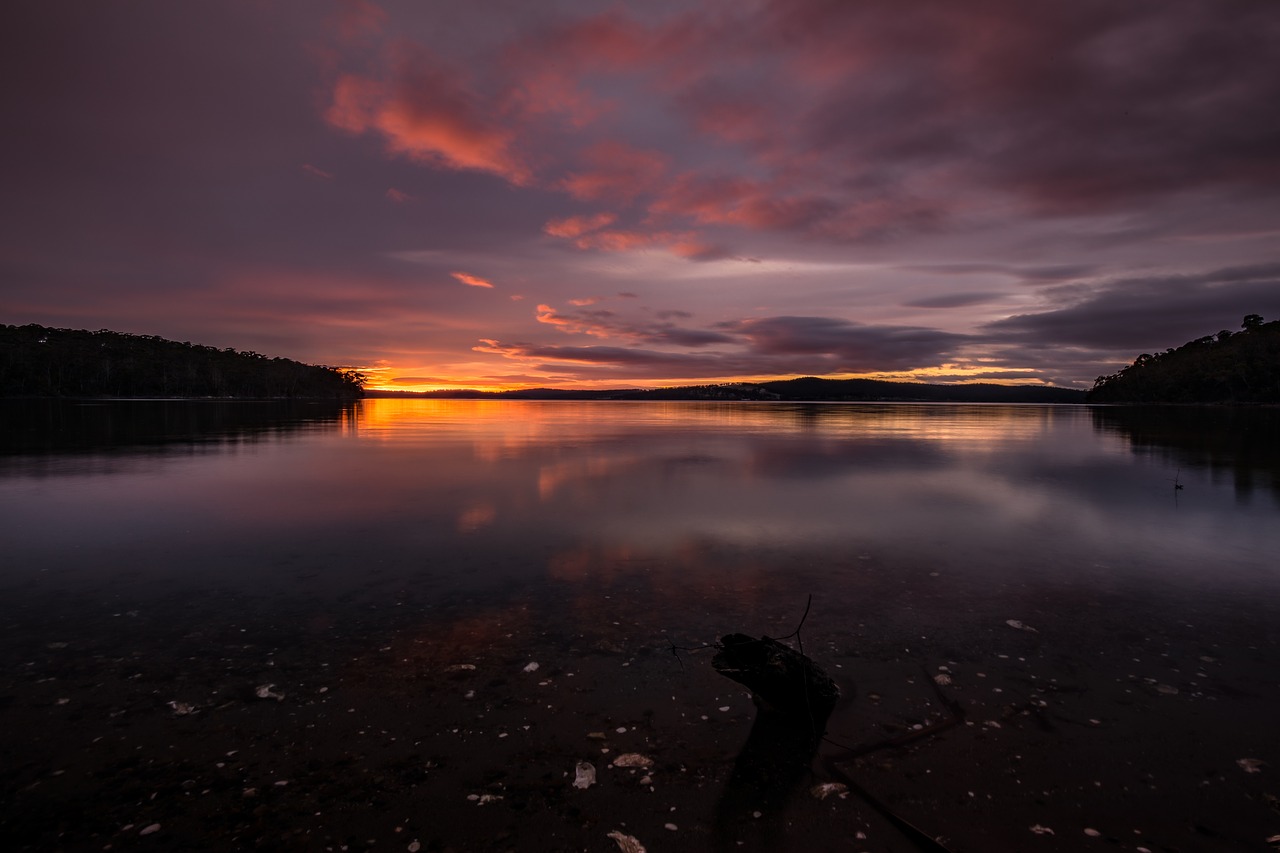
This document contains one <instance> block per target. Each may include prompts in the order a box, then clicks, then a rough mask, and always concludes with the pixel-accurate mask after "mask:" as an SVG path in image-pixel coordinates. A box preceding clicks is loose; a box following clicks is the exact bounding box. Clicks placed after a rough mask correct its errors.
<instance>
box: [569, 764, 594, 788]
mask: <svg viewBox="0 0 1280 853" xmlns="http://www.w3.org/2000/svg"><path fill="white" fill-rule="evenodd" d="M595 783H596V767H595V765H594V764H592V763H591V762H590V761H579V762H578V765H577V766H576V767H574V768H573V787H575V788H581V789H582V790H584V791H585V790H586V789H587V788H590V787H591V786H592V785H594V784H595Z"/></svg>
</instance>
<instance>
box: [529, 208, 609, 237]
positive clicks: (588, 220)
mask: <svg viewBox="0 0 1280 853" xmlns="http://www.w3.org/2000/svg"><path fill="white" fill-rule="evenodd" d="M617 218H618V217H617V216H615V215H614V214H612V213H597V214H595V215H594V216H569V217H566V218H564V219H551V220H548V221H547V224H546V225H543V226H542V230H543V232H544V233H546V234H550V235H551V236H552V237H564V238H565V239H572V238H574V237H581V236H582V235H583V234H586V233H588V232H590V231H595V230H598V229H600V228H603V227H605V226H606V225H610V224H612V223H613V222H614V220H616V219H617Z"/></svg>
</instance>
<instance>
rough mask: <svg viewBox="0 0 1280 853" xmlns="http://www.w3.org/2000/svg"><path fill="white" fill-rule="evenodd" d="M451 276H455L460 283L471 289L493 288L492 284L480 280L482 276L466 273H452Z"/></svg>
mask: <svg viewBox="0 0 1280 853" xmlns="http://www.w3.org/2000/svg"><path fill="white" fill-rule="evenodd" d="M449 275H451V276H453V277H454V278H456V279H457V280H458V281H460V282H462V283H463V284H465V285H468V286H470V287H489V288H491V287H493V283H492V282H490V281H487V280H485V279H483V278H480V276H478V275H471V274H470V273H465V272H451V273H449Z"/></svg>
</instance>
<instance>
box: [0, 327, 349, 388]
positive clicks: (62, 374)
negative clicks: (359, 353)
mask: <svg viewBox="0 0 1280 853" xmlns="http://www.w3.org/2000/svg"><path fill="white" fill-rule="evenodd" d="M364 382H365V377H364V375H363V374H361V373H359V372H357V371H351V370H342V369H340V368H336V367H325V366H317V365H311V364H303V363H302V362H298V361H293V360H291V359H287V358H271V357H269V356H265V355H261V354H259V353H256V352H239V351H237V350H234V349H230V348H227V349H218V348H217V347H210V346H203V345H200V344H193V343H190V342H188V341H171V340H167V339H165V338H161V337H157V336H155V335H132V334H127V333H123V332H112V331H108V330H105V329H103V330H100V331H97V332H90V331H85V330H80V329H56V328H49V327H46V326H38V325H34V324H32V325H26V326H8V325H0V396H3V397H219V398H242V399H331V400H332V399H337V400H350V399H356V398H359V397H360V396H362V394H363V386H364Z"/></svg>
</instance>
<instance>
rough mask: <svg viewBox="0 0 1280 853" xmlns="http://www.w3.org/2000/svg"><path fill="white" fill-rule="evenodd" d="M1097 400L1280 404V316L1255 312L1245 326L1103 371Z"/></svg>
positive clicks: (1095, 394)
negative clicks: (1266, 316)
mask: <svg viewBox="0 0 1280 853" xmlns="http://www.w3.org/2000/svg"><path fill="white" fill-rule="evenodd" d="M1088 399H1089V402H1091V403H1280V321H1276V320H1273V321H1272V322H1270V323H1266V322H1263V319H1262V317H1261V316H1260V315H1258V314H1249V315H1248V316H1246V317H1245V318H1244V322H1243V323H1242V324H1241V331H1239V332H1231V331H1229V330H1225V329H1224V330H1223V331H1221V332H1218V334H1216V335H1206V336H1205V337H1203V338H1198V339H1196V340H1194V341H1190V342H1189V343H1185V344H1183V345H1182V346H1180V347H1178V348H1177V349H1172V348H1170V349H1167V350H1165V351H1164V352H1162V353H1156V354H1155V355H1152V354H1151V353H1145V352H1144V353H1143V354H1142V355H1140V356H1138V357H1137V359H1136V360H1134V362H1133V364H1131V365H1129V366H1128V367H1125V368H1123V369H1121V370H1120V371H1118V372H1116V373H1112V374H1111V375H1109V376H1099V377H1098V379H1097V381H1096V382H1094V384H1093V389H1092V390H1091V391H1089V398H1088Z"/></svg>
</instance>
